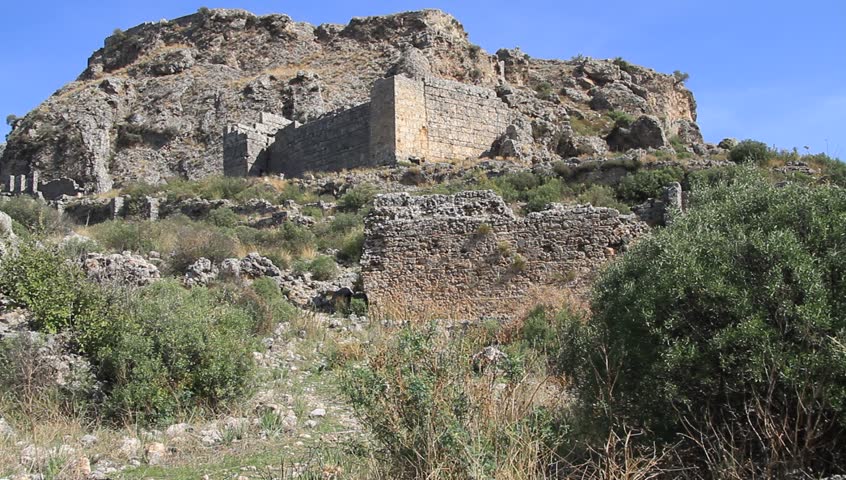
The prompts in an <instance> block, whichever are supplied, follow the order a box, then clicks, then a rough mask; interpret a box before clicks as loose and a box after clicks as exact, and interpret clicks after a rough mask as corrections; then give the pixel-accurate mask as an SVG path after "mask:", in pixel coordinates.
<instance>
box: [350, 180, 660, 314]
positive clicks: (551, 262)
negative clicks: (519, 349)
mask: <svg viewBox="0 0 846 480" xmlns="http://www.w3.org/2000/svg"><path fill="white" fill-rule="evenodd" d="M648 230H649V227H648V226H647V225H646V224H645V223H643V222H641V221H639V220H637V219H636V218H635V217H634V216H632V215H621V214H620V213H619V212H617V211H616V210H613V209H609V208H595V207H592V206H590V205H576V206H572V205H571V206H565V205H559V204H553V205H551V206H550V207H549V208H548V209H547V210H544V211H541V212H535V213H530V214H529V215H527V216H525V217H518V216H516V215H515V214H514V213H513V212H512V210H511V209H510V208H509V207H508V206H507V205H506V203H505V202H504V201H503V200H502V198H500V197H499V196H497V195H496V194H495V193H493V192H491V191H471V192H464V193H459V194H456V195H450V196H447V195H430V196H422V197H412V196H409V195H408V194H406V193H400V194H388V195H381V196H379V197H377V199H376V201H375V205H374V208H373V211H372V212H371V214H370V215H369V216H368V217H367V219H366V221H365V244H364V255H363V257H362V261H361V264H362V273H361V275H362V280H363V282H364V290H365V291H366V292H367V296H368V299H369V301H370V304H371V308H373V309H375V311H381V312H385V313H388V314H391V313H394V314H396V313H399V314H411V315H435V316H438V317H439V318H444V317H446V318H450V319H456V320H476V319H479V318H509V317H510V316H511V315H513V314H514V313H516V312H517V311H518V310H520V309H521V308H524V307H525V306H526V303H528V302H530V301H532V295H533V293H535V291H534V290H535V288H536V287H537V286H540V285H554V284H559V285H562V286H566V287H571V288H580V287H582V286H584V285H586V284H587V282H588V281H589V280H590V278H591V276H592V275H593V274H594V273H595V272H596V271H597V269H598V268H600V267H601V266H602V265H604V264H605V263H606V262H607V261H608V260H610V259H611V258H613V257H614V256H615V255H617V254H618V253H620V252H622V251H624V250H625V249H626V248H627V246H628V245H629V244H630V243H631V242H632V241H634V240H635V239H637V238H638V237H639V236H641V235H642V234H644V233H646V232H647V231H648Z"/></svg>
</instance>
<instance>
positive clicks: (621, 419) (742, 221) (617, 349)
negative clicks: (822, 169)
mask: <svg viewBox="0 0 846 480" xmlns="http://www.w3.org/2000/svg"><path fill="white" fill-rule="evenodd" d="M692 192H693V196H692V198H691V205H692V208H691V210H690V211H689V212H688V213H687V214H686V215H684V216H682V217H679V218H678V219H677V220H676V221H674V222H673V224H672V225H671V226H669V227H668V228H666V229H664V230H660V231H657V232H655V233H654V234H653V235H652V236H651V237H649V238H646V239H644V240H642V241H641V242H639V243H638V244H637V245H636V246H635V247H634V248H633V249H632V250H631V251H630V252H628V253H627V254H626V255H625V256H623V257H622V259H621V260H619V261H618V262H617V263H615V264H613V265H612V266H611V267H610V268H609V269H608V270H606V271H605V272H604V273H603V275H602V276H601V278H600V280H599V282H598V283H597V285H596V286H595V289H594V297H593V304H592V310H593V312H594V316H593V318H591V319H590V321H589V322H588V323H587V324H581V323H579V322H572V323H571V324H570V326H569V328H570V331H569V332H568V333H567V334H566V335H562V338H564V339H569V340H568V341H567V342H566V345H565V347H564V348H563V350H562V353H563V356H562V357H561V361H560V366H561V368H562V369H563V370H564V372H565V374H566V375H567V376H568V377H569V378H570V379H571V382H572V383H571V384H572V385H573V386H574V387H575V389H576V391H577V394H578V398H579V399H580V405H581V406H582V407H583V408H584V410H585V412H584V413H583V415H586V416H585V418H601V419H603V421H604V422H606V425H612V426H616V427H621V426H623V425H625V426H630V427H634V428H645V429H648V430H651V431H652V432H655V434H656V435H657V437H658V438H661V439H664V440H666V441H670V442H675V441H678V439H679V438H680V437H679V435H683V436H688V438H695V439H696V442H700V444H699V445H698V448H705V449H707V450H708V452H707V453H708V455H707V456H703V455H702V453H703V452H701V451H700V453H699V455H695V454H694V455H692V457H693V458H694V463H698V462H700V461H703V460H702V459H703V458H706V459H719V458H723V459H728V458H730V457H729V456H728V455H735V457H731V459H732V461H736V462H738V463H737V464H735V466H738V465H739V466H740V467H742V468H743V469H744V470H742V471H740V473H739V478H751V477H756V476H761V475H767V476H772V477H774V478H782V477H784V476H786V475H788V472H792V473H791V474H795V473H796V472H800V471H801V472H804V473H805V474H807V475H810V476H814V477H819V476H825V475H826V474H831V473H834V472H835V471H836V470H838V468H836V467H835V466H836V465H843V462H844V461H846V458H844V454H843V451H844V450H843V448H842V445H843V442H844V441H846V349H844V345H846V333H844V332H846V282H844V281H843V279H844V278H846V261H844V258H843V255H842V254H841V252H843V250H844V249H846V223H844V222H843V220H842V219H843V218H844V215H846V191H844V190H842V189H839V188H831V187H817V188H813V187H807V186H801V185H788V186H785V187H782V188H777V187H775V186H773V185H771V184H770V183H768V182H767V181H766V180H765V179H764V178H762V176H761V174H760V173H757V172H755V171H754V170H752V169H743V170H739V171H735V172H734V175H733V179H731V180H730V181H722V182H719V183H717V184H716V185H715V186H705V185H699V184H697V185H694V188H693V189H692ZM688 446H690V445H688ZM707 467H708V468H718V467H719V466H718V465H707ZM713 471H714V470H712V472H713ZM765 472H767V473H765Z"/></svg>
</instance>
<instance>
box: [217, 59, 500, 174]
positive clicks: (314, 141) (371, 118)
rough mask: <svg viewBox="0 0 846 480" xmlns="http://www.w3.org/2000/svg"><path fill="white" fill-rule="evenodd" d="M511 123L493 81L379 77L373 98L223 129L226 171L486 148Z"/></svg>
mask: <svg viewBox="0 0 846 480" xmlns="http://www.w3.org/2000/svg"><path fill="white" fill-rule="evenodd" d="M510 123H511V112H510V111H509V108H508V106H507V105H506V104H505V103H504V102H503V101H502V100H500V99H499V98H498V97H497V95H496V92H494V91H493V90H491V89H487V88H483V87H478V86H474V85H467V84H463V83H459V82H454V81H449V80H442V79H437V78H432V77H427V78H424V79H420V80H416V79H411V78H408V77H405V76H402V75H396V76H392V77H388V78H384V79H380V80H377V81H376V82H375V84H374V85H373V88H372V90H371V95H370V101H369V102H367V103H364V104H361V105H358V106H355V107H352V108H349V109H346V110H342V111H338V112H333V113H329V114H326V115H324V116H322V117H320V118H318V119H317V120H314V121H311V122H308V123H305V124H299V123H297V122H291V121H290V120H288V119H286V118H284V117H281V116H278V115H272V114H266V113H265V114H262V115H261V117H260V120H259V122H258V123H256V124H253V125H249V126H248V125H233V126H229V127H227V128H226V130H225V132H224V136H223V143H224V149H223V150H224V160H223V170H224V174H225V175H227V176H246V175H261V174H266V173H281V174H285V175H289V176H299V175H302V174H303V173H305V172H307V171H315V172H317V171H337V170H343V169H351V168H357V167H372V166H379V165H393V164H395V163H396V162H397V161H402V160H409V159H419V160H424V159H425V160H426V161H449V160H456V159H463V158H468V157H472V158H478V157H480V156H484V155H485V154H487V153H488V152H489V150H490V148H491V145H492V144H493V143H494V141H495V140H496V139H497V137H499V136H500V135H501V134H503V133H504V132H505V130H506V128H507V127H508V125H509V124H510Z"/></svg>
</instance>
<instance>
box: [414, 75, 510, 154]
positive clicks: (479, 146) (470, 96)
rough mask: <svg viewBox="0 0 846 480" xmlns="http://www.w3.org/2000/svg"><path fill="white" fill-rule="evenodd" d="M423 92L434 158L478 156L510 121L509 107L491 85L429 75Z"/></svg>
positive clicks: (428, 152)
mask: <svg viewBox="0 0 846 480" xmlns="http://www.w3.org/2000/svg"><path fill="white" fill-rule="evenodd" d="M424 91H425V102H426V115H427V116H426V122H427V125H428V150H427V151H426V153H425V155H424V156H426V157H427V158H429V159H431V160H436V161H439V160H457V159H464V158H468V157H469V158H478V157H480V156H482V155H484V154H485V153H487V152H488V150H489V149H490V148H491V144H492V143H493V141H494V140H495V139H496V138H497V137H499V136H500V135H502V133H504V132H505V129H506V128H507V127H508V124H509V123H511V112H510V111H509V109H508V106H507V105H506V104H505V103H503V101H502V100H500V99H499V98H498V97H497V96H496V92H494V91H493V90H490V89H488V88H482V87H477V86H474V85H465V84H463V83H458V82H451V81H447V80H440V79H435V78H429V79H426V80H425V89H424Z"/></svg>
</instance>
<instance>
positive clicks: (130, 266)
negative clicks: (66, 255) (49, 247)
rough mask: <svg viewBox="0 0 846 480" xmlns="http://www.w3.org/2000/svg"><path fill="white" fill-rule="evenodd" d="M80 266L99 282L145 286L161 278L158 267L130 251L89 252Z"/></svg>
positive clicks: (87, 274) (92, 278)
mask: <svg viewBox="0 0 846 480" xmlns="http://www.w3.org/2000/svg"><path fill="white" fill-rule="evenodd" d="M80 266H81V267H82V270H83V271H84V272H85V274H86V276H87V277H88V278H89V279H90V280H93V281H95V282H98V283H116V284H119V285H124V286H132V287H143V286H145V285H149V284H151V283H153V282H154V281H156V280H158V279H160V278H161V273H160V272H159V269H158V267H156V266H155V265H153V264H152V263H150V262H148V261H147V260H146V259H145V258H144V257H142V256H139V255H133V254H132V253H130V252H124V253H122V254H121V253H115V254H111V255H108V254H101V253H89V254H88V255H86V256H85V257H84V258H83V259H82V260H81V261H80Z"/></svg>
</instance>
